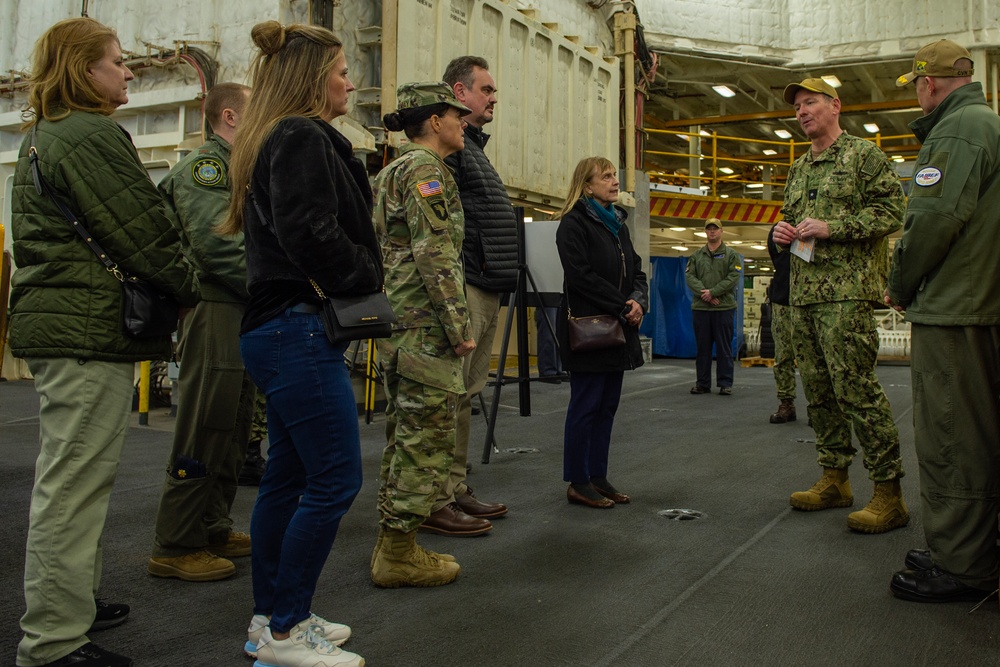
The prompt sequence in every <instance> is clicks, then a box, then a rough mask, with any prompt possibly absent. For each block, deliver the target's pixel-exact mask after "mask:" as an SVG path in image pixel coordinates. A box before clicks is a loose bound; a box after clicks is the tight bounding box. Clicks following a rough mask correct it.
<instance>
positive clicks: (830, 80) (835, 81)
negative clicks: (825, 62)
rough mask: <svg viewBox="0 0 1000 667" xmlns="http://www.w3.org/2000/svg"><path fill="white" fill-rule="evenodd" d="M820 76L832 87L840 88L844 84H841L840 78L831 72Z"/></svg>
mask: <svg viewBox="0 0 1000 667" xmlns="http://www.w3.org/2000/svg"><path fill="white" fill-rule="evenodd" d="M820 78H821V79H823V80H824V81H826V82H827V83H828V84H830V85H831V86H833V87H834V88H840V87H841V86H842V85H844V84H842V83H841V82H840V79H838V78H837V77H835V76H834V75H832V74H827V75H826V76H821V77H820Z"/></svg>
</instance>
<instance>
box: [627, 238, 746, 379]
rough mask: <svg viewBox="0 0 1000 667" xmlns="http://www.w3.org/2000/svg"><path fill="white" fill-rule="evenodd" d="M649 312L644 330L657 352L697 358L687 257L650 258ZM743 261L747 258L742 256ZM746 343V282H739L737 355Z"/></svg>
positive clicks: (656, 353) (736, 326)
mask: <svg viewBox="0 0 1000 667" xmlns="http://www.w3.org/2000/svg"><path fill="white" fill-rule="evenodd" d="M649 260H650V265H651V273H652V274H653V275H651V276H650V277H649V312H648V313H647V314H646V317H645V319H644V320H643V321H642V327H641V328H640V330H639V331H640V333H642V334H643V335H644V336H649V337H650V338H652V339H653V354H655V355H657V356H661V357H679V358H682V359H694V357H695V354H696V353H697V347H696V345H695V342H694V325H693V324H692V322H691V290H689V289H688V286H687V281H686V280H685V279H684V271H685V269H686V268H687V261H688V260H687V257H650V258H649ZM740 261H741V262H742V261H743V258H742V256H741V257H740ZM742 346H743V281H742V280H740V281H739V282H738V283H737V285H736V324H735V326H734V331H733V354H734V356H735V355H736V354H737V353H738V352H739V349H740V348H741V347H742Z"/></svg>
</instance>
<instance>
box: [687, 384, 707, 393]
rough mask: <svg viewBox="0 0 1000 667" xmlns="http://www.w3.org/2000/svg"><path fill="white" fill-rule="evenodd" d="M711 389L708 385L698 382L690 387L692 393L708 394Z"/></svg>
mask: <svg viewBox="0 0 1000 667" xmlns="http://www.w3.org/2000/svg"><path fill="white" fill-rule="evenodd" d="M711 391H712V390H711V389H709V388H708V387H702V386H701V385H700V384H696V385H695V386H693V387H691V393H692V394H708V393H710V392H711Z"/></svg>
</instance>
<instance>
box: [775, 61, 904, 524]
mask: <svg viewBox="0 0 1000 667" xmlns="http://www.w3.org/2000/svg"><path fill="white" fill-rule="evenodd" d="M784 97H785V101H786V102H788V103H789V104H791V105H793V106H794V107H795V117H796V119H797V120H798V121H799V125H800V126H801V127H802V130H803V131H804V132H805V134H806V137H808V138H809V141H810V142H811V146H810V150H808V151H806V153H805V154H804V155H802V156H801V157H799V158H798V159H797V160H796V161H795V163H794V164H793V165H792V168H791V169H789V171H788V181H787V185H786V187H785V202H784V206H782V213H783V215H784V216H785V219H784V220H782V221H780V222H778V223H777V225H776V226H775V228H774V235H773V238H774V241H775V243H777V244H778V245H779V246H782V247H783V249H784V250H786V251H791V252H792V255H793V257H792V258H791V286H790V293H789V303H790V304H791V306H792V332H793V333H792V336H793V343H792V344H793V348H794V351H795V360H796V363H798V367H799V373H800V374H801V376H802V385H803V388H804V389H805V394H806V398H807V399H808V400H809V408H808V409H809V418H810V420H811V421H812V425H813V428H814V429H815V431H816V449H817V451H818V452H819V456H818V459H819V464H820V465H821V466H822V467H823V475H822V477H821V478H820V479H819V481H817V482H816V483H815V484H814V485H813V486H812V488H811V489H809V490H808V491H799V492H796V493H793V494H792V495H791V498H790V499H789V503H790V504H791V506H792V507H794V508H795V509H799V510H805V511H812V510H823V509H829V508H832V507H850V506H851V505H852V504H854V496H853V494H852V492H851V484H850V481H848V477H847V468H848V466H850V465H851V461H852V460H853V459H854V454H855V453H856V451H857V450H855V449H854V447H853V446H852V442H851V441H852V435H851V431H852V427H853V431H854V434H855V435H857V437H858V441H859V443H860V445H861V448H862V450H864V465H865V468H867V469H868V474H869V476H870V477H871V479H872V481H873V482H874V483H875V493H874V495H873V497H872V500H871V501H870V502H869V503H868V505H867V506H866V507H865V508H864V509H862V510H859V511H857V512H852V513H851V514H849V515H848V517H847V525H848V527H849V528H851V529H852V530H855V531H858V532H862V533H884V532H886V531H888V530H892V529H894V528H901V527H903V526H905V525H906V524H907V523H909V520H910V515H909V512H908V511H907V509H906V504H905V503H904V502H903V495H902V491H901V490H900V486H899V478H900V477H902V476H903V464H902V461H901V459H900V454H899V433H898V431H897V429H896V424H895V422H894V421H893V418H892V408H891V407H890V406H889V401H888V400H887V399H886V397H885V392H883V390H882V385H881V384H879V380H878V376H877V375H876V374H875V362H876V359H877V357H878V344H879V341H878V333H877V332H876V330H875V320H874V317H873V310H874V304H876V303H878V304H881V301H882V291H883V289H884V286H885V281H886V276H887V273H888V269H889V246H888V240H887V237H888V235H889V234H891V233H892V232H894V231H896V230H897V229H899V227H900V224H901V219H902V214H903V206H904V201H903V189H902V187H901V186H900V184H899V178H898V177H897V176H896V173H895V172H894V171H893V169H892V164H891V163H890V162H889V159H888V158H887V157H886V155H885V153H883V152H882V151H881V150H879V149H878V148H877V147H876V146H875V145H874V144H873V143H871V142H868V141H865V140H864V139H859V138H858V137H853V136H851V135H849V134H847V133H846V132H844V131H843V130H842V129H841V127H840V99H839V96H838V95H837V91H836V89H835V88H833V87H832V86H831V85H830V84H828V83H826V82H825V81H823V80H822V79H806V80H804V81H802V82H801V83H793V84H790V85H789V86H787V87H786V88H785V94H784Z"/></svg>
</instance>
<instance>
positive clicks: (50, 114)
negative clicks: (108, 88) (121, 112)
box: [22, 18, 118, 129]
mask: <svg viewBox="0 0 1000 667" xmlns="http://www.w3.org/2000/svg"><path fill="white" fill-rule="evenodd" d="M112 42H116V43H117V42H118V35H117V34H115V31H114V30H112V29H111V28H109V27H108V26H106V25H104V24H103V23H99V22H97V21H95V20H94V19H91V18H74V19H66V20H64V21H59V22H58V23H56V24H55V25H53V26H52V27H51V28H49V29H48V30H46V31H45V34H43V35H42V36H41V37H39V38H38V41H37V42H35V50H34V53H33V54H32V57H31V73H30V74H29V77H28V78H29V81H30V87H29V89H28V108H27V109H25V110H24V112H23V113H22V119H23V120H24V129H27V128H29V127H31V126H32V125H34V124H35V123H37V122H38V121H39V120H40V119H42V118H44V119H45V120H60V119H62V118H65V117H66V116H68V115H69V114H70V112H71V111H96V112H98V113H103V114H108V115H110V114H111V113H112V112H113V111H114V110H115V106H114V105H113V104H111V101H110V100H108V99H107V96H106V95H104V94H103V93H101V91H99V90H98V88H97V86H96V85H94V80H93V79H92V78H91V77H90V76H88V74H87V68H88V67H89V66H90V65H92V64H94V63H96V62H97V61H98V60H100V59H101V58H103V57H104V56H105V54H106V53H107V50H108V45H109V44H111V43H112Z"/></svg>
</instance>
